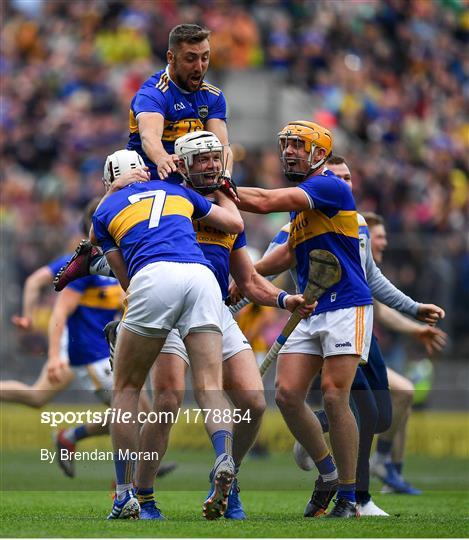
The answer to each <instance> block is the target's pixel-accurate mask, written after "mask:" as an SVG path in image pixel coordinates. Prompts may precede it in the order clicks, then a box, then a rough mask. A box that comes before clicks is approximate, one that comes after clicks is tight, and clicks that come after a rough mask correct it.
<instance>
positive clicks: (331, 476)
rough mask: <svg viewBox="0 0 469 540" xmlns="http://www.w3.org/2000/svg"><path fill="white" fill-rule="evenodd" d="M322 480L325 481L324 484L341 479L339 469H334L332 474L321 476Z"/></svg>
mask: <svg viewBox="0 0 469 540" xmlns="http://www.w3.org/2000/svg"><path fill="white" fill-rule="evenodd" d="M321 478H322V479H323V480H324V482H332V481H333V480H337V479H338V478H339V474H338V472H337V469H334V470H333V471H332V472H331V473H327V474H321Z"/></svg>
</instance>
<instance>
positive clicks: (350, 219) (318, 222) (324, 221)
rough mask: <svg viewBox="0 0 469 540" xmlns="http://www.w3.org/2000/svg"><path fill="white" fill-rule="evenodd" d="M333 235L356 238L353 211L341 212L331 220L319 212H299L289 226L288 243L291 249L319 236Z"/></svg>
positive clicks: (313, 210)
mask: <svg viewBox="0 0 469 540" xmlns="http://www.w3.org/2000/svg"><path fill="white" fill-rule="evenodd" d="M326 233H335V234H341V235H343V236H349V237H352V238H358V220H357V212H356V211H355V210H341V211H339V212H338V213H337V214H336V215H335V216H333V217H332V218H329V217H327V216H326V215H325V214H323V213H322V212H321V211H320V210H316V209H312V210H304V211H303V212H300V213H299V214H298V215H297V216H296V217H295V219H294V220H293V221H292V223H291V225H290V243H291V244H292V246H293V247H296V246H297V245H299V244H301V243H303V242H306V241H307V240H310V239H311V238H314V237H315V236H320V235H321V234H326Z"/></svg>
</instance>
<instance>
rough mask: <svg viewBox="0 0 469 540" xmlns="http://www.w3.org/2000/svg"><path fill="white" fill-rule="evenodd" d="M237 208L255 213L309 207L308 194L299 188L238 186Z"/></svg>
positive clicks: (288, 210)
mask: <svg viewBox="0 0 469 540" xmlns="http://www.w3.org/2000/svg"><path fill="white" fill-rule="evenodd" d="M238 197H239V200H240V202H239V203H238V208H239V209H240V210H245V211H246V212H254V213H256V214H269V213H270V212H293V211H299V210H308V209H309V208H310V204H309V200H308V196H307V195H306V193H305V192H304V191H303V190H302V189H299V188H296V187H295V188H280V189H263V188H238Z"/></svg>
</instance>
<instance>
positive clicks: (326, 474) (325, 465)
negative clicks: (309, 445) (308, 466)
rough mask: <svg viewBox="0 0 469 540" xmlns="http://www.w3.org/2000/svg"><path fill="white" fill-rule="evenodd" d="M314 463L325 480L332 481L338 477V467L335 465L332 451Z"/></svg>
mask: <svg viewBox="0 0 469 540" xmlns="http://www.w3.org/2000/svg"><path fill="white" fill-rule="evenodd" d="M314 464H315V465H316V467H317V469H318V471H319V474H320V475H321V477H322V479H323V480H324V482H330V481H332V480H335V479H336V478H337V467H336V466H335V463H334V459H333V458H332V455H331V454H330V453H328V454H327V455H326V456H324V457H323V458H322V459H320V460H319V461H315V462H314Z"/></svg>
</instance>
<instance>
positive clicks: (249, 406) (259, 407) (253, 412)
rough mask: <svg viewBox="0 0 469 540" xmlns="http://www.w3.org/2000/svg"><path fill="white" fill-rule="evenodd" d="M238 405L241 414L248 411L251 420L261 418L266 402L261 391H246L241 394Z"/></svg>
mask: <svg viewBox="0 0 469 540" xmlns="http://www.w3.org/2000/svg"><path fill="white" fill-rule="evenodd" d="M238 406H239V408H240V409H241V411H242V413H241V414H244V413H245V412H247V411H249V416H250V418H251V421H254V420H259V419H260V418H262V416H263V414H264V412H265V409H266V408H267V403H266V401H265V397H264V393H263V392H254V391H250V392H246V395H245V396H243V398H242V402H241V403H238Z"/></svg>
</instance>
